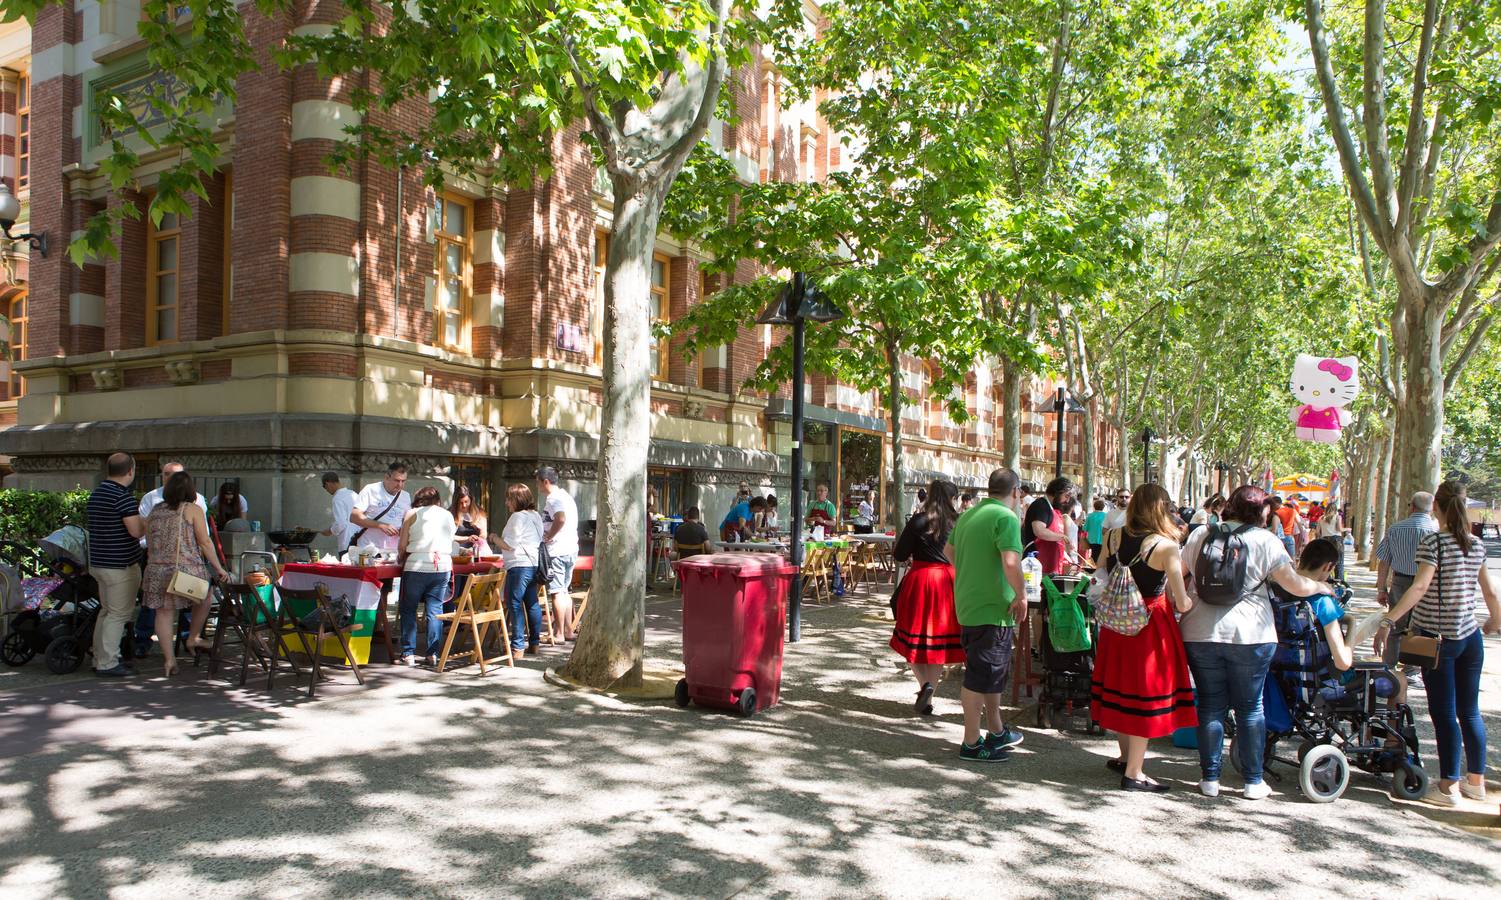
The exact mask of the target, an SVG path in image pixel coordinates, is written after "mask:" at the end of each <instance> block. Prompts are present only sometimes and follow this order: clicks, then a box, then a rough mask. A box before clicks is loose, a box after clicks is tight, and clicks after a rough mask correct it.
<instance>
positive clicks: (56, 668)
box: [46, 635, 83, 675]
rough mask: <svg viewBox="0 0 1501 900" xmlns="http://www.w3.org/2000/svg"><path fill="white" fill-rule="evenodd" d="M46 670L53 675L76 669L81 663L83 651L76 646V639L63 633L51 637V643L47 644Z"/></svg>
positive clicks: (65, 673) (64, 673) (67, 672)
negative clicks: (60, 635)
mask: <svg viewBox="0 0 1501 900" xmlns="http://www.w3.org/2000/svg"><path fill="white" fill-rule="evenodd" d="M46 659H47V671H49V672H51V673H52V674H54V675H67V674H69V673H70V672H76V671H78V667H79V665H80V664H82V663H83V651H82V650H81V649H80V648H79V646H78V641H77V639H76V638H74V637H73V636H71V635H63V636H62V637H59V638H53V640H52V643H50V644H48V645H47V657H46Z"/></svg>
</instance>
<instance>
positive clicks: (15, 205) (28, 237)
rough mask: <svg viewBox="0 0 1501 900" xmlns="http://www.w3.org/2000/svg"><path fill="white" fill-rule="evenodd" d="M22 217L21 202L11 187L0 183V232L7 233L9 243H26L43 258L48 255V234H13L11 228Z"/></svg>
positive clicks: (6, 237)
mask: <svg viewBox="0 0 1501 900" xmlns="http://www.w3.org/2000/svg"><path fill="white" fill-rule="evenodd" d="M20 216H21V201H20V200H17V199H16V196H15V195H14V194H12V193H11V192H10V185H7V184H6V183H5V182H3V181H0V231H3V232H4V233H5V239H6V240H8V241H25V242H26V243H28V244H30V245H31V246H32V247H35V248H36V251H37V252H38V253H40V254H41V255H43V256H46V255H47V233H46V232H42V233H41V234H29V233H28V234H11V233H10V229H11V226H12V225H14V224H16V219H18V218H20Z"/></svg>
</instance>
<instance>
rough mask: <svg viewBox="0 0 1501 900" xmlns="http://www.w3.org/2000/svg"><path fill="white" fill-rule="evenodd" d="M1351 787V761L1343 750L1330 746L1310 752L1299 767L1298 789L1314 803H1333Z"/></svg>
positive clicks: (1315, 748) (1323, 745)
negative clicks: (1346, 757)
mask: <svg viewBox="0 0 1501 900" xmlns="http://www.w3.org/2000/svg"><path fill="white" fill-rule="evenodd" d="M1349 786H1350V761H1349V760H1347V759H1345V753H1344V751H1343V750H1341V749H1339V748H1338V747H1335V746H1332V745H1330V744H1320V745H1319V746H1317V747H1314V748H1313V749H1312V750H1310V751H1308V755H1307V756H1305V757H1303V764H1302V765H1301V766H1299V767H1298V787H1300V788H1302V790H1303V796H1305V797H1307V798H1308V799H1309V800H1312V801H1313V802H1314V803H1333V802H1334V801H1335V800H1338V799H1339V798H1340V795H1341V794H1343V793H1344V792H1345V788H1347V787H1349Z"/></svg>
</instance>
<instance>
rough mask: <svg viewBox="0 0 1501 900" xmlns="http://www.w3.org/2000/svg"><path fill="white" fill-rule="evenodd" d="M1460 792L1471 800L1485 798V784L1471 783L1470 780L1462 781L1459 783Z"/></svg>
mask: <svg viewBox="0 0 1501 900" xmlns="http://www.w3.org/2000/svg"><path fill="white" fill-rule="evenodd" d="M1459 792H1460V793H1461V794H1464V795H1465V796H1466V797H1469V798H1470V799H1471V800H1484V799H1485V785H1483V784H1470V783H1469V782H1468V781H1461V782H1460V783H1459Z"/></svg>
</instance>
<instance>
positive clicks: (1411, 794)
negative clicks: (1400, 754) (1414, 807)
mask: <svg viewBox="0 0 1501 900" xmlns="http://www.w3.org/2000/svg"><path fill="white" fill-rule="evenodd" d="M1427 793H1428V773H1427V772H1426V771H1425V770H1424V769H1423V767H1422V766H1420V765H1417V764H1415V763H1413V762H1411V761H1410V760H1404V761H1403V763H1402V765H1401V766H1399V767H1398V768H1397V771H1396V772H1395V773H1394V774H1393V775H1392V796H1393V797H1396V798H1397V799H1398V800H1421V799H1423V796H1424V795H1425V794H1427Z"/></svg>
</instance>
